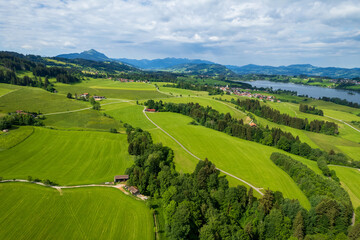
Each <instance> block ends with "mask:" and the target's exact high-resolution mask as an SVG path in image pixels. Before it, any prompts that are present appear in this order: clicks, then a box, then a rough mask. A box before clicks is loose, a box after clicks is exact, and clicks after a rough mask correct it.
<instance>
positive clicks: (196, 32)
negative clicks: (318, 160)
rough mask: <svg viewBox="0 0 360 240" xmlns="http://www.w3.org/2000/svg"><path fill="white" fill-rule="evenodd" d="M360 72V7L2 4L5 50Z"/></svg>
mask: <svg viewBox="0 0 360 240" xmlns="http://www.w3.org/2000/svg"><path fill="white" fill-rule="evenodd" d="M91 48H94V49H96V50H98V51H100V52H103V53H105V54H106V55H107V56H109V57H114V58H122V57H125V58H135V59H143V58H147V59H154V58H164V57H187V58H199V59H206V60H211V61H215V62H218V63H221V64H232V65H245V64H250V63H251V64H259V65H272V66H279V65H289V64H298V63H300V64H301V63H310V64H313V65H316V66H337V67H360V4H359V1H358V0H354V1H346V0H344V1H342V0H338V1H334V0H326V1H314V0H303V1H295V0H288V1H287V0H267V1H265V0H263V1H257V0H254V1H242V0H221V1H214V0H195V1H194V0H169V1H164V0H128V1H119V0H106V1H103V0H42V1H36V0H11V1H0V50H8V51H17V52H21V53H31V54H39V55H43V56H54V55H57V54H61V53H70V52H81V51H84V50H88V49H91Z"/></svg>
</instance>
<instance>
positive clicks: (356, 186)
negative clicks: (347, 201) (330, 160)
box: [329, 166, 360, 208]
mask: <svg viewBox="0 0 360 240" xmlns="http://www.w3.org/2000/svg"><path fill="white" fill-rule="evenodd" d="M329 167H330V169H332V170H335V171H336V175H337V176H338V177H339V178H340V181H341V186H342V187H343V188H344V189H345V190H346V191H347V192H348V193H349V195H350V198H351V202H352V204H353V206H354V208H357V207H359V206H360V170H359V169H354V168H348V167H341V166H329Z"/></svg>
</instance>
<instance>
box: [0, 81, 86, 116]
mask: <svg viewBox="0 0 360 240" xmlns="http://www.w3.org/2000/svg"><path fill="white" fill-rule="evenodd" d="M86 107H90V104H89V103H86V102H83V101H77V100H70V99H68V98H66V97H65V96H64V95H59V94H56V93H50V92H47V91H45V90H43V89H40V88H33V87H21V88H19V89H18V90H16V91H13V92H10V93H9V94H6V95H5V96H2V97H1V98H0V113H7V112H13V111H16V110H24V111H31V112H38V111H40V112H42V113H52V112H63V111H70V110H77V109H81V108H86Z"/></svg>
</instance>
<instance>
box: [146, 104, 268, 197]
mask: <svg viewBox="0 0 360 240" xmlns="http://www.w3.org/2000/svg"><path fill="white" fill-rule="evenodd" d="M145 109H146V107H144V110H143V113H144V115H145V117H146V118H147V119H148V120H149V121H150V122H151V123H152V124H154V125H155V126H156V127H157V128H158V129H160V130H161V131H162V132H163V133H165V134H166V135H168V136H169V137H170V138H171V139H173V140H174V141H175V142H176V143H177V144H179V146H180V147H181V148H182V149H184V150H185V151H186V152H187V153H189V154H190V155H191V156H193V157H194V158H196V159H198V160H201V159H200V158H199V157H197V156H196V155H195V154H193V153H192V152H190V151H189V150H188V149H187V148H186V147H184V146H183V145H182V144H181V143H180V142H179V141H178V140H176V139H175V138H174V137H173V136H171V135H170V134H169V133H168V132H166V131H165V130H164V129H162V128H161V127H160V126H159V125H157V124H156V123H155V122H154V121H152V120H151V119H150V118H149V117H148V115H147V114H146V112H145ZM216 169H217V170H219V171H220V172H222V173H224V174H226V175H228V176H230V177H233V178H235V179H237V180H239V181H241V182H243V183H245V184H246V185H248V186H249V187H251V188H253V189H254V190H255V191H257V192H258V193H259V194H260V195H261V196H263V195H264V194H263V193H262V192H261V191H260V188H257V187H255V186H254V185H252V184H251V183H248V182H247V181H245V180H243V179H241V178H238V177H236V176H234V175H232V174H230V173H228V172H225V171H224V170H222V169H220V168H216Z"/></svg>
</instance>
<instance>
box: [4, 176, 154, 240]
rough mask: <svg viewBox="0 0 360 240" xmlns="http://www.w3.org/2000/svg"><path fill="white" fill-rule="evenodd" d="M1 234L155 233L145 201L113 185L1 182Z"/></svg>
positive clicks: (56, 236)
mask: <svg viewBox="0 0 360 240" xmlns="http://www.w3.org/2000/svg"><path fill="white" fill-rule="evenodd" d="M0 198H1V206H0V229H1V231H0V239H16V240H22V239H134V240H135V239H145V240H146V239H154V232H153V217H152V214H151V212H150V209H149V208H148V207H146V205H145V204H144V202H142V201H139V200H135V199H134V198H132V197H130V196H126V195H125V194H123V193H122V192H121V191H120V190H118V189H115V188H104V187H88V188H77V189H62V192H61V194H60V193H59V192H58V191H57V190H55V189H52V188H48V187H43V186H38V185H35V184H30V183H1V184H0Z"/></svg>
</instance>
